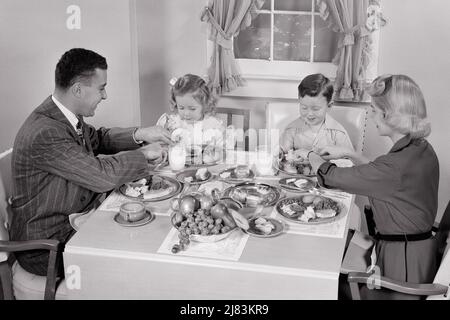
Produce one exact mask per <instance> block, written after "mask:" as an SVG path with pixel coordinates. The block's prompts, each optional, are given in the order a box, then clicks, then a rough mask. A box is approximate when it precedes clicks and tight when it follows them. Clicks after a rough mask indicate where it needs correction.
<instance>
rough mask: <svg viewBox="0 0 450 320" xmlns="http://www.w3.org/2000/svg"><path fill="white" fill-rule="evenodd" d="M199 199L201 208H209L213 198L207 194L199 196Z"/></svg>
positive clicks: (212, 203)
mask: <svg viewBox="0 0 450 320" xmlns="http://www.w3.org/2000/svg"><path fill="white" fill-rule="evenodd" d="M199 201H200V207H201V208H202V209H203V210H209V209H211V208H212V206H213V205H214V200H213V198H211V197H210V196H207V195H202V196H200V198H199Z"/></svg>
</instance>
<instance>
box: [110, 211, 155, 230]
mask: <svg viewBox="0 0 450 320" xmlns="http://www.w3.org/2000/svg"><path fill="white" fill-rule="evenodd" d="M146 212H147V214H146V216H145V217H144V218H142V219H141V220H138V221H133V222H130V221H127V220H125V219H124V218H123V217H122V216H121V215H120V213H117V214H116V215H115V216H114V221H115V222H117V223H118V224H120V225H121V226H124V227H139V226H143V225H145V224H147V223H149V222H151V221H152V220H153V219H154V218H155V216H154V215H153V214H152V213H151V212H150V211H149V210H146Z"/></svg>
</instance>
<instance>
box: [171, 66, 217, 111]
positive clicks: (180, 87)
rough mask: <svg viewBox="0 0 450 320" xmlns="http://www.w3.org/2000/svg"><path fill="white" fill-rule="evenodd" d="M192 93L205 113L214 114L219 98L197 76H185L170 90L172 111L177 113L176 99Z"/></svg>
mask: <svg viewBox="0 0 450 320" xmlns="http://www.w3.org/2000/svg"><path fill="white" fill-rule="evenodd" d="M187 93H192V96H193V97H194V99H195V100H197V101H198V103H200V104H201V105H202V106H203V113H207V114H214V113H215V110H216V104H217V97H216V96H215V94H214V93H213V92H212V90H211V89H210V88H209V87H208V85H207V84H206V81H205V80H203V79H202V78H201V77H199V76H197V75H195V74H190V73H188V74H185V75H184V76H182V77H180V78H178V79H177V80H176V82H175V83H174V84H173V85H172V87H171V89H170V111H172V112H175V111H176V108H177V101H176V100H175V97H177V96H183V95H185V94H187Z"/></svg>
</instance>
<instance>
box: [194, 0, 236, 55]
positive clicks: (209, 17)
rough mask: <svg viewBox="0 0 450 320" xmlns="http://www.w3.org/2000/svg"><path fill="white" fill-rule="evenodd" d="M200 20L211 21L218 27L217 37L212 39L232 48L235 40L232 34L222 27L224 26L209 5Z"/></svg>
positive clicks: (215, 27)
mask: <svg viewBox="0 0 450 320" xmlns="http://www.w3.org/2000/svg"><path fill="white" fill-rule="evenodd" d="M200 20H201V21H202V22H210V23H211V25H212V26H213V27H214V29H216V31H217V33H218V34H217V39H211V40H213V41H214V40H215V41H216V43H217V44H218V45H220V46H222V47H223V48H225V49H231V48H232V47H233V41H232V36H230V35H228V34H226V33H225V31H224V30H223V29H222V27H221V26H220V25H219V23H218V22H217V20H216V18H215V17H214V15H213V14H212V12H211V9H210V8H209V7H205V8H204V9H203V11H202V13H201V16H200Z"/></svg>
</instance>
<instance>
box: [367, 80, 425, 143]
mask: <svg viewBox="0 0 450 320" xmlns="http://www.w3.org/2000/svg"><path fill="white" fill-rule="evenodd" d="M368 93H369V94H370V95H371V97H372V103H373V104H374V105H375V106H376V107H378V108H380V109H381V110H382V111H383V112H384V121H385V122H386V124H387V125H388V126H390V127H391V128H392V129H394V130H396V131H397V132H399V133H402V134H409V135H410V136H411V137H412V138H424V137H426V136H428V135H429V134H430V132H431V125H430V123H429V122H428V120H427V109H426V104H425V99H424V97H423V94H422V91H421V90H420V88H419V86H418V85H417V84H416V83H415V82H414V81H413V80H412V79H411V78H410V77H408V76H406V75H402V74H398V75H389V74H385V75H382V76H379V77H377V78H376V79H375V80H374V81H373V82H372V84H371V85H370V86H369V88H368Z"/></svg>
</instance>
